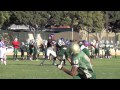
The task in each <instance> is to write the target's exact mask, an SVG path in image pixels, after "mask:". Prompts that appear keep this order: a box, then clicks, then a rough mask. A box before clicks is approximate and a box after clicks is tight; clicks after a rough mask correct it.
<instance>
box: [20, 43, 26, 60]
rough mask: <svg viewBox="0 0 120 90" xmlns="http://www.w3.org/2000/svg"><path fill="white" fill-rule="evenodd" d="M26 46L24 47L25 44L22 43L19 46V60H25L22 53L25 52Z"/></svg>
mask: <svg viewBox="0 0 120 90" xmlns="http://www.w3.org/2000/svg"><path fill="white" fill-rule="evenodd" d="M26 49H27V48H26V46H25V43H24V42H22V43H21V46H20V50H21V59H22V60H24V59H25V56H24V52H25V51H26Z"/></svg>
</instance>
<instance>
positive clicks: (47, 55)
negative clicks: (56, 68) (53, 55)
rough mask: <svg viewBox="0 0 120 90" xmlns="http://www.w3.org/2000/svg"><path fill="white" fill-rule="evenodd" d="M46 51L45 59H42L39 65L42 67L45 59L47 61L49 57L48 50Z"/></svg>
mask: <svg viewBox="0 0 120 90" xmlns="http://www.w3.org/2000/svg"><path fill="white" fill-rule="evenodd" d="M46 51H47V52H46V57H47V58H45V59H43V61H42V62H41V63H40V65H43V64H44V62H45V60H46V59H49V56H50V50H49V49H47V50H46Z"/></svg>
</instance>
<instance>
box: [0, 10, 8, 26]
mask: <svg viewBox="0 0 120 90" xmlns="http://www.w3.org/2000/svg"><path fill="white" fill-rule="evenodd" d="M9 17H10V14H9V12H8V11H0V28H2V27H3V25H4V23H5V22H7V21H8V20H9Z"/></svg>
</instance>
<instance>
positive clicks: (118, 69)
mask: <svg viewBox="0 0 120 90" xmlns="http://www.w3.org/2000/svg"><path fill="white" fill-rule="evenodd" d="M41 61H42V60H38V61H29V60H19V61H14V60H12V58H11V57H10V56H8V58H7V65H6V66H5V65H1V64H0V79H72V77H71V76H69V75H67V74H66V73H64V72H63V71H61V70H59V69H58V68H57V67H56V66H53V65H52V61H50V60H46V61H45V63H44V65H43V66H40V62H41ZM57 63H58V62H57ZM92 64H93V68H94V70H95V72H96V78H97V79H120V57H117V58H115V57H113V58H112V59H110V60H109V59H105V58H104V59H92ZM65 67H66V68H68V69H69V70H70V69H71V66H70V64H69V63H68V62H67V65H66V66H65Z"/></svg>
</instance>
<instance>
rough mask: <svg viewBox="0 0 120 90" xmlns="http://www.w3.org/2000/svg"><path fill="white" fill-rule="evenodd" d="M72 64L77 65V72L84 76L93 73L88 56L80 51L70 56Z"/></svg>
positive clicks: (87, 76)
mask: <svg viewBox="0 0 120 90" xmlns="http://www.w3.org/2000/svg"><path fill="white" fill-rule="evenodd" d="M72 63H73V64H72V65H74V66H75V67H78V74H80V75H83V76H85V78H91V77H92V74H93V72H94V71H93V67H92V65H91V63H90V59H89V57H88V56H87V55H86V54H85V53H84V52H83V51H81V52H80V53H79V54H77V55H73V57H72Z"/></svg>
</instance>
